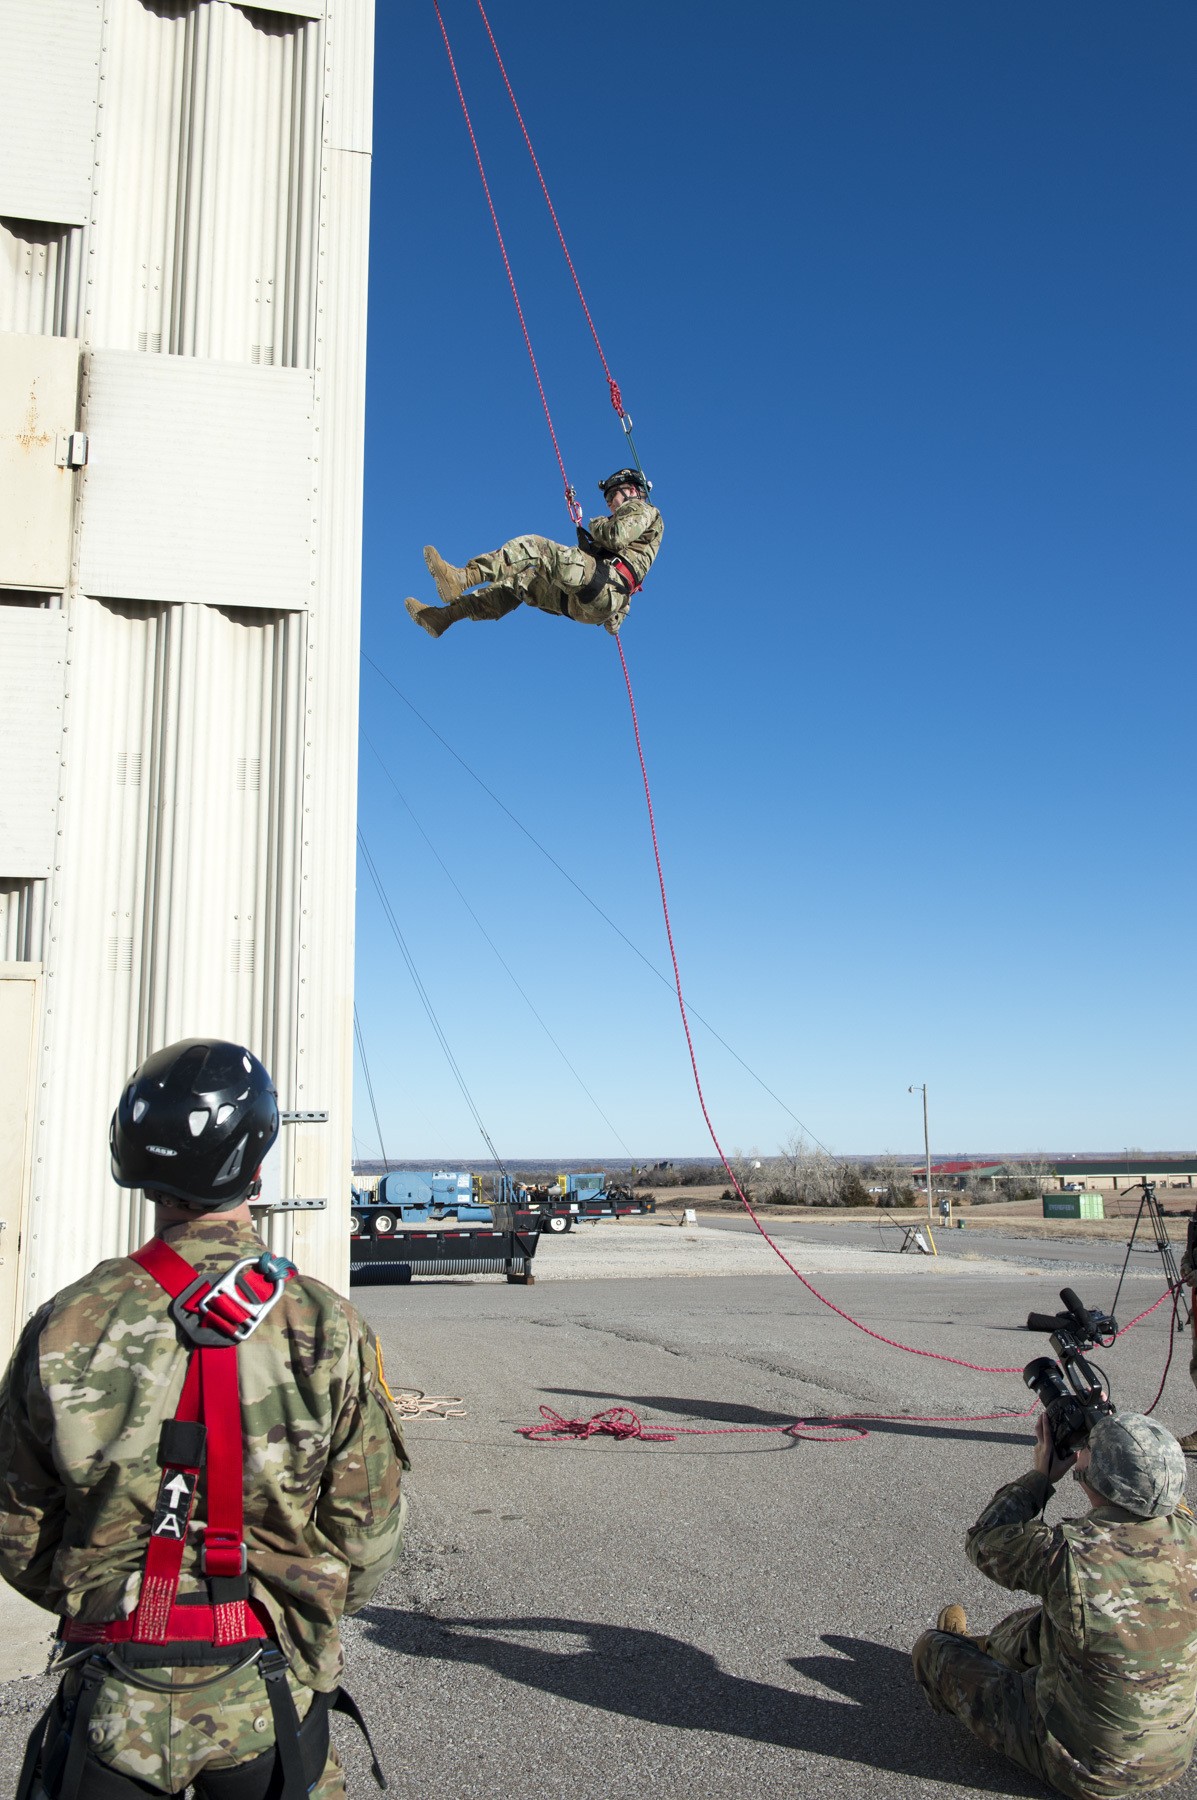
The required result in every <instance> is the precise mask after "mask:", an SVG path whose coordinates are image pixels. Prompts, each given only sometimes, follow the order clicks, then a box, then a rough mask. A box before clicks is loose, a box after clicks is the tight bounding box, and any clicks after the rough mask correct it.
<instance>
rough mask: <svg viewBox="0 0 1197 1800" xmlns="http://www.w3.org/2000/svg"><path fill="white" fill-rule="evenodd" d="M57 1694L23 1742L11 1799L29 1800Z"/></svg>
mask: <svg viewBox="0 0 1197 1800" xmlns="http://www.w3.org/2000/svg"><path fill="white" fill-rule="evenodd" d="M57 1698H58V1697H57V1695H55V1697H54V1699H53V1700H51V1702H50V1704H49V1706H47V1707H46V1709H45V1711H44V1712H42V1713H40V1714H39V1715H38V1720H37V1723H36V1725H35V1726H34V1727H33V1730H32V1731H31V1732H30V1733H29V1737H28V1739H27V1740H26V1744H25V1755H24V1756H23V1758H22V1759H21V1773H20V1775H19V1776H18V1777H17V1791H16V1793H15V1794H14V1795H13V1800H29V1796H30V1795H31V1794H32V1792H33V1780H34V1776H35V1775H36V1774H37V1772H38V1767H39V1764H40V1762H41V1756H42V1746H43V1745H44V1744H45V1741H46V1726H47V1725H48V1724H49V1723H50V1715H51V1713H52V1712H53V1711H54V1708H55V1706H56V1704H57Z"/></svg>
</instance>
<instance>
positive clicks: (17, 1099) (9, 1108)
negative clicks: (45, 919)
mask: <svg viewBox="0 0 1197 1800" xmlns="http://www.w3.org/2000/svg"><path fill="white" fill-rule="evenodd" d="M40 977H41V970H40V968H39V967H38V966H37V965H36V964H35V963H12V962H0V1360H4V1361H7V1360H8V1357H9V1354H10V1352H11V1351H12V1347H13V1344H14V1342H15V1341H16V1336H17V1332H18V1330H19V1329H20V1327H21V1325H22V1324H23V1323H24V1314H23V1311H22V1309H21V1304H20V1302H21V1292H22V1280H21V1277H22V1270H21V1235H22V1226H23V1225H24V1222H25V1207H26V1203H27V1198H28V1192H29V1160H30V1159H29V1151H30V1145H31V1141H32V1136H33V1129H32V1127H33V1086H34V1070H35V1069H36V1067H37V1027H38V1022H39V1021H38V1005H39V1000H40V997H41V996H40Z"/></svg>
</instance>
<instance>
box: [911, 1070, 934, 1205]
mask: <svg viewBox="0 0 1197 1800" xmlns="http://www.w3.org/2000/svg"><path fill="white" fill-rule="evenodd" d="M906 1092H907V1093H908V1094H921V1095H922V1096H923V1154H924V1156H925V1157H926V1159H927V1223H928V1225H933V1224H934V1223H935V1220H934V1217H933V1214H934V1210H935V1208H934V1204H933V1201H932V1198H931V1136H930V1133H929V1132H928V1130H927V1083H926V1082H925V1081H916V1082H914V1083H913V1084H912V1085H911V1086H910V1087H908V1088H907V1090H906Z"/></svg>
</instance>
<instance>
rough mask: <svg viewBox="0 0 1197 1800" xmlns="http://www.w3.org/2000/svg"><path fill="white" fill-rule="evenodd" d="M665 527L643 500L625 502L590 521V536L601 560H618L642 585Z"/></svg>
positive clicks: (652, 507)
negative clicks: (607, 557)
mask: <svg viewBox="0 0 1197 1800" xmlns="http://www.w3.org/2000/svg"><path fill="white" fill-rule="evenodd" d="M664 532H665V525H664V522H663V520H662V518H661V515H660V513H659V512H658V511H657V509H656V507H655V506H650V505H649V503H648V501H647V500H625V501H624V503H623V505H622V506H617V507H616V508H615V511H614V512H613V513H605V514H604V515H603V517H602V518H601V519H591V521H590V535H591V537H592V538H593V539H594V542H595V544H596V545H597V547H598V550H599V553H600V555H602V556H618V557H619V558H620V560H621V561H622V562H626V563H627V565H628V568H629V569H630V570H631V571H632V573H633V575H634V576H635V577H636V580H637V581H643V580H644V577H645V576H646V575H647V574H648V572H649V570H650V569H651V568H652V566H653V558H654V557H655V556H656V554H657V551H658V550H659V549H660V548H661V538H662V536H663V535H664Z"/></svg>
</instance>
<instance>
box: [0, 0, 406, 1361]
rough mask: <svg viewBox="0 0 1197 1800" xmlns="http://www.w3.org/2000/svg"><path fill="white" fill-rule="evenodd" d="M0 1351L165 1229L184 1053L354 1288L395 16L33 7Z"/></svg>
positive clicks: (21, 309)
mask: <svg viewBox="0 0 1197 1800" xmlns="http://www.w3.org/2000/svg"><path fill="white" fill-rule="evenodd" d="M0 43H2V45H3V53H2V55H0V1353H6V1352H7V1349H8V1346H9V1344H10V1342H11V1339H12V1334H13V1330H14V1328H15V1327H16V1326H19V1324H20V1323H21V1321H22V1320H23V1319H24V1317H25V1316H26V1315H27V1313H28V1312H29V1311H30V1310H31V1309H32V1308H33V1307H34V1306H35V1305H37V1304H38V1303H39V1301H40V1300H41V1299H42V1298H44V1297H45V1296H46V1295H48V1294H49V1293H51V1292H52V1291H53V1290H54V1289H56V1288H58V1287H60V1286H61V1285H62V1284H63V1283H64V1282H66V1281H69V1280H71V1279H73V1278H74V1277H76V1276H77V1275H79V1274H81V1273H83V1272H84V1271H85V1270H86V1269H87V1268H89V1267H90V1266H91V1265H92V1263H94V1262H95V1261H96V1260H97V1259H98V1258H100V1257H101V1256H111V1255H118V1254H121V1253H123V1252H124V1251H126V1250H128V1249H130V1248H132V1247H134V1246H135V1245H136V1244H137V1243H138V1242H140V1241H141V1240H142V1239H143V1238H144V1237H145V1236H147V1235H148V1233H149V1225H148V1222H147V1220H146V1219H145V1218H144V1217H143V1216H142V1215H143V1205H142V1202H141V1198H140V1196H134V1195H131V1194H128V1193H124V1192H122V1191H121V1190H119V1189H118V1188H117V1187H116V1186H115V1185H114V1183H113V1182H112V1180H111V1178H110V1176H109V1173H108V1157H107V1130H108V1120H109V1117H110V1115H111V1112H112V1107H113V1103H114V1101H115V1098H116V1095H117V1093H118V1091H119V1088H120V1084H121V1082H122V1080H123V1079H124V1077H125V1076H126V1075H127V1073H128V1072H129V1070H130V1069H131V1068H133V1067H134V1065H135V1064H136V1063H137V1062H138V1061H139V1060H140V1059H141V1058H142V1056H144V1055H145V1053H146V1052H147V1051H148V1050H149V1049H151V1048H154V1047H156V1046H158V1045H160V1044H163V1043H166V1042H169V1041H170V1040H171V1039H173V1038H178V1037H184V1036H190V1035H196V1034H202V1033H206V1032H214V1033H219V1034H220V1035H222V1036H225V1037H231V1038H239V1039H242V1040H243V1041H245V1042H246V1043H248V1044H249V1045H250V1046H251V1047H252V1048H253V1049H255V1050H256V1051H257V1052H258V1053H259V1054H260V1055H261V1057H262V1058H263V1060H264V1061H265V1062H266V1064H267V1066H268V1067H269V1068H270V1069H271V1070H272V1071H273V1073H274V1076H275V1079H276V1082H277V1084H278V1088H279V1094H280V1100H281V1102H282V1104H283V1106H284V1108H287V1109H292V1110H295V1111H307V1112H314V1113H327V1119H326V1120H318V1121H316V1122H308V1123H295V1124H291V1125H288V1126H286V1127H285V1128H284V1130H283V1133H282V1137H281V1140H280V1142H281V1151H280V1154H279V1156H278V1158H277V1166H276V1168H275V1169H274V1170H273V1172H272V1174H273V1179H274V1180H275V1182H276V1183H277V1186H278V1188H279V1189H280V1190H281V1192H282V1194H283V1195H286V1196H290V1197H298V1198H306V1199H321V1200H325V1201H326V1202H327V1207H326V1208H325V1209H324V1210H314V1211H307V1212H296V1213H291V1214H279V1215H277V1216H276V1217H275V1218H274V1219H273V1222H272V1224H271V1227H270V1231H271V1235H272V1240H273V1242H274V1245H275V1247H276V1248H278V1249H282V1250H284V1251H286V1252H288V1253H292V1254H294V1255H295V1257H296V1258H297V1260H298V1261H300V1263H301V1264H302V1265H303V1267H304V1268H305V1269H307V1270H309V1271H311V1272H313V1273H315V1274H317V1275H320V1276H322V1277H323V1278H324V1279H326V1280H330V1281H332V1282H334V1283H335V1284H337V1285H339V1286H343V1285H344V1283H345V1281H346V1279H347V1266H348V1265H347V1223H346V1221H347V1210H348V1193H349V1168H350V1082H351V1045H352V988H353V868H354V823H355V805H356V778H357V768H356V737H357V688H358V634H359V613H360V550H361V508H362V460H363V421H364V401H365V328H366V254H367V227H368V206H369V184H370V114H371V80H372V49H373V0H257V3H256V4H255V5H253V6H249V5H241V4H235V3H233V0H0Z"/></svg>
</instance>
